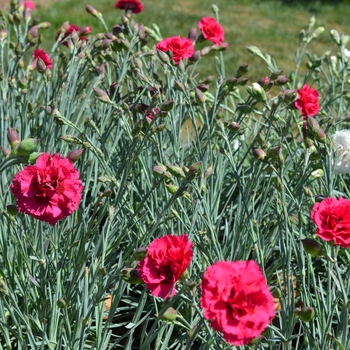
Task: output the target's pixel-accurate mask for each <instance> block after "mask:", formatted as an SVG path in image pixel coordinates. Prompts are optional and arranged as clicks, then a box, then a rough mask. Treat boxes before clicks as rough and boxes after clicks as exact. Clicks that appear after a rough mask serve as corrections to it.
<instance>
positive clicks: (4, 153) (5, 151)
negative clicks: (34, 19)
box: [1, 147, 11, 157]
mask: <svg viewBox="0 0 350 350" xmlns="http://www.w3.org/2000/svg"><path fill="white" fill-rule="evenodd" d="M1 151H2V154H3V155H4V157H8V156H9V155H10V154H11V151H10V150H9V149H7V148H5V147H1Z"/></svg>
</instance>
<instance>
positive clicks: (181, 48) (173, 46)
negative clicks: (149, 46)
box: [156, 35, 194, 64]
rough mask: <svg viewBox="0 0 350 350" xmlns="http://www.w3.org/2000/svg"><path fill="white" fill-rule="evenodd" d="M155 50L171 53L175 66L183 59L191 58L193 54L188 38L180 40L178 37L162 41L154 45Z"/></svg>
mask: <svg viewBox="0 0 350 350" xmlns="http://www.w3.org/2000/svg"><path fill="white" fill-rule="evenodd" d="M156 48H157V49H158V50H160V51H164V52H166V51H171V53H172V59H173V60H174V61H175V64H178V63H179V62H180V61H181V60H183V59H184V58H189V57H191V56H192V55H193V53H194V47H193V43H192V41H191V40H190V39H188V38H181V37H180V35H178V36H172V37H170V38H165V39H163V40H162V41H160V42H159V43H158V44H157V45H156Z"/></svg>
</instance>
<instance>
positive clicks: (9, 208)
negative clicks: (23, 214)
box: [6, 204, 18, 216]
mask: <svg viewBox="0 0 350 350" xmlns="http://www.w3.org/2000/svg"><path fill="white" fill-rule="evenodd" d="M6 210H7V212H8V213H9V214H11V215H13V216H14V215H17V214H18V209H17V207H16V206H15V205H14V204H9V205H6Z"/></svg>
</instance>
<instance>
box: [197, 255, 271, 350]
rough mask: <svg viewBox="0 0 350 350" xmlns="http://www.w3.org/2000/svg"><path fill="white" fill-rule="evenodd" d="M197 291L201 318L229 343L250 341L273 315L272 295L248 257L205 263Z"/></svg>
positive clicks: (258, 269) (236, 343) (261, 275)
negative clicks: (199, 294) (200, 294)
mask: <svg viewBox="0 0 350 350" xmlns="http://www.w3.org/2000/svg"><path fill="white" fill-rule="evenodd" d="M201 290H202V296H201V299H200V304H201V307H202V308H203V310H204V317H205V318H206V319H207V320H210V325H211V327H212V328H213V329H214V330H216V331H219V332H221V333H222V334H223V336H224V339H225V340H226V341H227V342H228V343H230V344H234V345H236V346H239V345H244V344H248V343H250V342H251V341H252V340H253V339H254V338H255V337H257V336H258V335H259V334H261V333H262V332H263V330H264V329H265V328H266V326H267V325H268V324H269V322H270V321H271V319H272V318H273V317H274V315H275V311H274V302H273V296H272V294H271V292H270V290H269V287H268V286H267V284H266V280H265V277H264V275H263V274H262V271H261V269H260V267H259V265H258V264H257V263H256V262H254V261H252V260H248V261H235V262H232V261H218V262H217V263H215V264H214V265H212V266H209V267H208V268H207V270H206V271H205V273H204V276H203V279H202V284H201Z"/></svg>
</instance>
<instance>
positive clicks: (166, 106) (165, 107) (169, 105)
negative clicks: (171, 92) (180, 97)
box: [160, 100, 174, 112]
mask: <svg viewBox="0 0 350 350" xmlns="http://www.w3.org/2000/svg"><path fill="white" fill-rule="evenodd" d="M173 107H174V101H173V100H167V101H164V102H163V103H162V105H161V106H160V111H161V112H170V111H171V110H172V109H173Z"/></svg>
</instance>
